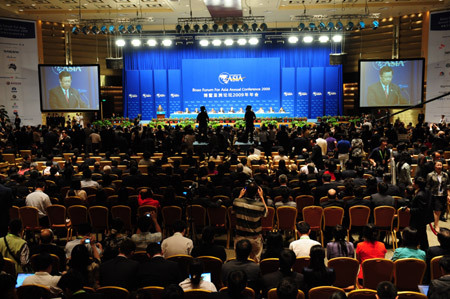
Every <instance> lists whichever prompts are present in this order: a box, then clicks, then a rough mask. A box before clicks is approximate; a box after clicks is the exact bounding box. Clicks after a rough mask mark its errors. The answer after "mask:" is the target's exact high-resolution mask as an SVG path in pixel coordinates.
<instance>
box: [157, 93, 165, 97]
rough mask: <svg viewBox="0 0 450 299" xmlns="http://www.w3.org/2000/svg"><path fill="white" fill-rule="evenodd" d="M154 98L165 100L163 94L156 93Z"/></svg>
mask: <svg viewBox="0 0 450 299" xmlns="http://www.w3.org/2000/svg"><path fill="white" fill-rule="evenodd" d="M156 97H157V98H165V97H166V95H165V94H163V93H157V94H156Z"/></svg>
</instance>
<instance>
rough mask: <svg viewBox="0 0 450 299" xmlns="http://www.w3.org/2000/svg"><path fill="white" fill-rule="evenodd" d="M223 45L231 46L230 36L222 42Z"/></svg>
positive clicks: (232, 42)
mask: <svg viewBox="0 0 450 299" xmlns="http://www.w3.org/2000/svg"><path fill="white" fill-rule="evenodd" d="M223 43H224V44H225V46H232V45H233V44H234V41H233V40H232V39H231V38H227V39H226V40H225V41H224V42H223Z"/></svg>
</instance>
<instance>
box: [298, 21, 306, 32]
mask: <svg viewBox="0 0 450 299" xmlns="http://www.w3.org/2000/svg"><path fill="white" fill-rule="evenodd" d="M298 30H299V31H303V30H305V24H304V23H300V24H298Z"/></svg>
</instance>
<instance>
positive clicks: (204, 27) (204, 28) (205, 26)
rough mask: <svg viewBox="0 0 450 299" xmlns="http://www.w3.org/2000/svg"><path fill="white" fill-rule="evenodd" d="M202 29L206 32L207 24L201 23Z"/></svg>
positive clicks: (207, 29)
mask: <svg viewBox="0 0 450 299" xmlns="http://www.w3.org/2000/svg"><path fill="white" fill-rule="evenodd" d="M202 30H203V32H208V31H209V26H208V24H203V26H202Z"/></svg>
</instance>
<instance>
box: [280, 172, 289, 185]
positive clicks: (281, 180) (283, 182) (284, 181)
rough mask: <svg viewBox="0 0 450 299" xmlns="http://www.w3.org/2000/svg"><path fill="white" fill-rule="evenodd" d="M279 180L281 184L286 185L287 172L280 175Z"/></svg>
mask: <svg viewBox="0 0 450 299" xmlns="http://www.w3.org/2000/svg"><path fill="white" fill-rule="evenodd" d="M278 182H279V183H280V185H284V184H287V182H288V178H287V176H286V175H285V174H282V175H280V176H279V177H278Z"/></svg>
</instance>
